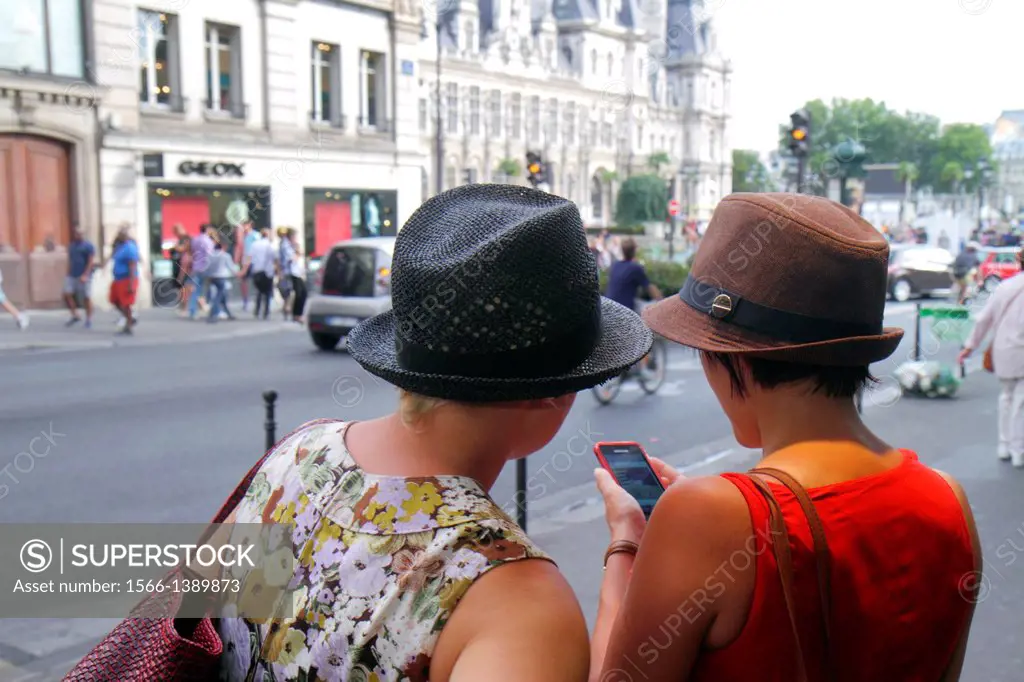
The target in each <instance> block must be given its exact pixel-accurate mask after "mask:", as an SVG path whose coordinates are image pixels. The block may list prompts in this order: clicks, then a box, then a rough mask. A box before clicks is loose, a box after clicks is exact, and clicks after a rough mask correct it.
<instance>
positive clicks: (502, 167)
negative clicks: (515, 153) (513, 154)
mask: <svg viewBox="0 0 1024 682" xmlns="http://www.w3.org/2000/svg"><path fill="white" fill-rule="evenodd" d="M498 172H499V173H501V174H502V175H507V176H508V177H510V178H518V177H519V175H520V174H521V173H522V172H523V167H522V166H520V165H519V161H518V160H517V159H502V160H501V161H499V162H498Z"/></svg>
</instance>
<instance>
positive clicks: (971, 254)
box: [953, 243, 981, 305]
mask: <svg viewBox="0 0 1024 682" xmlns="http://www.w3.org/2000/svg"><path fill="white" fill-rule="evenodd" d="M980 265H981V261H980V260H979V258H978V249H977V245H976V244H974V243H968V244H967V248H965V249H964V250H963V251H961V252H960V255H958V256H957V257H956V260H955V261H953V278H954V280H955V285H954V286H955V289H956V298H957V304H958V305H964V304H966V303H967V298H968V294H969V293H970V282H971V278H972V277H973V276H974V273H975V272H976V271H977V269H978V267H979V266H980Z"/></svg>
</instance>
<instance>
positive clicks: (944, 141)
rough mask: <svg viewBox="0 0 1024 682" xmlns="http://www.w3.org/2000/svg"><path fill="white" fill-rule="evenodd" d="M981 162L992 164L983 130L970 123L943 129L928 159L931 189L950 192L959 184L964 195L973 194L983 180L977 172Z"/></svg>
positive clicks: (988, 145) (957, 124)
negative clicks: (932, 181)
mask: <svg viewBox="0 0 1024 682" xmlns="http://www.w3.org/2000/svg"><path fill="white" fill-rule="evenodd" d="M982 163H985V164H988V165H989V166H990V167H991V166H992V165H994V164H993V160H992V145H991V144H990V143H989V139H988V135H987V134H986V133H985V130H984V128H982V127H981V126H979V125H975V124H973V123H954V124H953V125H949V126H946V128H945V129H944V130H943V131H942V137H940V138H939V141H938V145H937V147H936V150H935V155H934V156H933V158H932V160H931V168H932V172H933V174H934V178H933V179H934V180H935V183H934V185H933V186H934V187H935V189H936V190H938V191H940V192H952V191H956V188H957V185H958V184H959V183H961V182H962V183H963V186H962V189H963V190H964V191H965V192H975V191H977V189H978V187H979V186H980V184H981V183H982V182H983V181H984V177H983V174H982V173H980V172H978V170H979V166H980V165H981V164H982ZM968 171H970V172H969V173H968Z"/></svg>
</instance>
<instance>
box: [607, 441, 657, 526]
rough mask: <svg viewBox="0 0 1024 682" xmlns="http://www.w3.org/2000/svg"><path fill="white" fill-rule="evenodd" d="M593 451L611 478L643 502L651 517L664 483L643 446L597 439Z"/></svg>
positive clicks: (640, 502)
mask: <svg viewBox="0 0 1024 682" xmlns="http://www.w3.org/2000/svg"><path fill="white" fill-rule="evenodd" d="M594 454H595V455H596V456H597V460H598V462H600V463H601V466H602V467H603V468H604V469H605V470H606V471H607V472H608V473H609V474H611V475H612V478H614V479H615V481H616V482H617V483H618V484H619V485H620V486H622V488H623V489H624V490H625V491H626V492H628V493H629V494H630V495H632V496H633V497H634V498H635V499H636V501H637V502H638V503H639V504H640V509H641V510H642V511H643V514H644V518H646V519H649V518H650V517H651V513H652V512H653V511H654V505H655V504H656V503H657V501H658V499H659V498H660V497H661V495H662V493H664V492H665V486H664V485H662V482H661V480H660V479H659V478H658V474H657V473H656V472H655V471H654V467H652V466H651V462H650V460H649V459H648V457H647V453H646V452H644V449H643V447H641V445H640V444H639V443H636V442H618V443H597V444H596V445H595V446H594Z"/></svg>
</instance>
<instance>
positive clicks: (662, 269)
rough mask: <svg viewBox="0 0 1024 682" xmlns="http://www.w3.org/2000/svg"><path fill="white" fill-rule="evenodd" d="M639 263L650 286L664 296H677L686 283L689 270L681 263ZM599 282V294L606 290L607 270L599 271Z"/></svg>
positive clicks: (661, 261) (647, 261)
mask: <svg viewBox="0 0 1024 682" xmlns="http://www.w3.org/2000/svg"><path fill="white" fill-rule="evenodd" d="M640 262H641V263H643V266H644V269H645V270H646V271H647V279H649V280H650V281H651V284H653V285H654V286H656V287H658V289H660V290H661V293H662V295H664V296H675V295H676V294H678V293H679V290H680V289H681V288H682V287H683V282H685V281H686V276H687V275H688V274H690V269H689V268H688V267H687V266H685V265H682V264H681V263H672V262H670V261H663V260H646V261H644V260H641V261H640ZM599 281H600V285H601V292H602V293H603V292H605V291H606V290H607V288H608V271H607V270H602V271H601V273H600V276H599ZM640 293H641V292H637V295H638V296H639V295H640ZM644 296H646V295H644Z"/></svg>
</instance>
